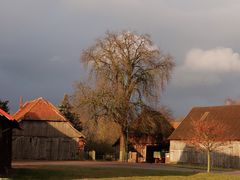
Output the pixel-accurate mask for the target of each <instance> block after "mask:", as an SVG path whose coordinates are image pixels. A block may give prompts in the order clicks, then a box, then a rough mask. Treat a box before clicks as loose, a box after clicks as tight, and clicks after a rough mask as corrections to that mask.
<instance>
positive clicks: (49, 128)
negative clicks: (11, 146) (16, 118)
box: [13, 120, 79, 137]
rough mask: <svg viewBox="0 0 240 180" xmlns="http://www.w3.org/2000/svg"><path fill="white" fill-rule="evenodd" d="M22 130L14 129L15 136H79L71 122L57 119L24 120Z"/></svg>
mask: <svg viewBox="0 0 240 180" xmlns="http://www.w3.org/2000/svg"><path fill="white" fill-rule="evenodd" d="M20 124H21V126H22V127H23V130H22V131H19V130H14V134H13V135H14V136H40V137H79V134H78V133H77V132H76V131H75V130H74V129H73V128H72V127H71V126H70V123H69V122H56V121H32V120H31V121H22V122H21V123H20Z"/></svg>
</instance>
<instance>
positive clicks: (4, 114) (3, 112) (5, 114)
mask: <svg viewBox="0 0 240 180" xmlns="http://www.w3.org/2000/svg"><path fill="white" fill-rule="evenodd" d="M0 116H5V117H6V118H7V119H8V120H10V121H14V118H13V117H12V116H11V115H9V114H8V113H6V112H5V111H4V110H2V109H0Z"/></svg>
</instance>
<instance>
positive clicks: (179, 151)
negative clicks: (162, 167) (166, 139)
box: [170, 140, 240, 168]
mask: <svg viewBox="0 0 240 180" xmlns="http://www.w3.org/2000/svg"><path fill="white" fill-rule="evenodd" d="M170 162H172V163H189V164H198V165H205V164H207V155H206V153H204V152H199V151H196V150H194V149H193V148H189V147H188V146H187V145H186V144H185V143H184V142H182V141H176V140H171V141H170ZM212 165H213V166H214V167H226V168H240V142H239V141H231V142H228V143H226V144H225V145H224V146H221V147H220V148H219V149H218V150H217V151H215V152H213V153H212Z"/></svg>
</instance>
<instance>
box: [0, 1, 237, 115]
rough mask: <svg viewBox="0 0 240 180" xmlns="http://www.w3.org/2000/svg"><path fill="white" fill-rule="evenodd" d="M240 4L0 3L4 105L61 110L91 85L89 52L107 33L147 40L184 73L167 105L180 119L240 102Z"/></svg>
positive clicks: (177, 76)
mask: <svg viewBox="0 0 240 180" xmlns="http://www.w3.org/2000/svg"><path fill="white" fill-rule="evenodd" d="M239 9H240V1H238V0H227V1H226V0H211V1H209V0H194V1H192V0H181V1H179V0H35V1H32V0H21V1H13V0H0V99H3V100H9V101H10V102H9V105H10V109H11V112H12V113H14V112H16V111H17V110H18V106H19V98H20V96H22V97H23V100H24V101H27V100H31V99H35V98H38V97H40V96H42V97H45V98H46V99H48V100H50V101H51V102H52V103H54V104H55V105H58V104H59V103H60V101H61V100H62V98H63V95H64V93H70V94H71V93H72V92H73V84H74V82H76V81H78V80H84V79H85V78H86V74H87V73H86V72H87V70H86V67H83V65H82V64H81V63H80V54H81V52H82V51H83V49H86V48H88V47H89V46H90V45H92V44H94V42H95V40H96V39H97V38H101V37H103V36H104V33H105V32H106V31H122V30H129V31H136V32H138V33H139V34H141V33H143V34H145V33H147V34H149V35H150V36H151V39H152V40H153V42H154V43H155V44H156V45H157V46H158V47H160V49H161V50H162V51H163V52H165V53H169V54H171V55H172V56H173V57H174V61H175V63H176V67H175V69H174V72H173V75H172V79H171V81H170V82H169V84H168V85H167V86H166V88H165V91H164V92H163V93H162V96H161V99H160V102H161V104H162V105H166V106H168V107H169V108H170V109H171V110H172V111H173V113H174V116H175V117H178V116H186V114H187V112H188V111H189V110H190V109H191V108H192V107H195V106H212V105H222V104H224V100H225V99H226V98H232V99H239V98H240V83H238V81H239V79H240V35H239V32H240V21H239V19H240V11H239Z"/></svg>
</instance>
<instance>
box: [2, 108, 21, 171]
mask: <svg viewBox="0 0 240 180" xmlns="http://www.w3.org/2000/svg"><path fill="white" fill-rule="evenodd" d="M13 128H17V129H20V128H19V124H18V122H17V121H16V120H14V118H13V117H12V116H10V115H9V114H8V113H6V112H5V111H3V110H2V109H0V175H2V174H5V173H7V172H8V169H10V168H11V160H12V158H11V156H12V129H13Z"/></svg>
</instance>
